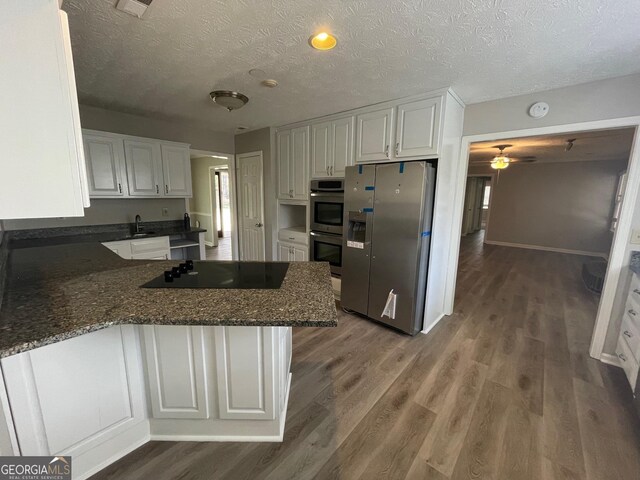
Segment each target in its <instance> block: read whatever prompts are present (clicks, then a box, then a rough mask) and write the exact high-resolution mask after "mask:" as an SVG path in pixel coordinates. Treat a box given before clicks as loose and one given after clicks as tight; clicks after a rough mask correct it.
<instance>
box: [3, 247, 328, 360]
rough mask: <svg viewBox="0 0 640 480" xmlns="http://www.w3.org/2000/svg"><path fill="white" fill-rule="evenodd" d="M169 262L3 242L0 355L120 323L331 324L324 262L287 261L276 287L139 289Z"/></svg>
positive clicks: (95, 249)
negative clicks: (6, 254) (9, 245)
mask: <svg viewBox="0 0 640 480" xmlns="http://www.w3.org/2000/svg"><path fill="white" fill-rule="evenodd" d="M175 264H176V262H175V261H157V260H156V261H152V260H124V259H122V258H120V257H119V256H117V255H116V254H115V253H113V252H111V251H110V250H109V249H107V248H106V247H104V246H102V245H100V244H98V243H95V242H94V243H86V242H83V243H75V244H65V245H51V246H41V247H31V248H26V247H25V245H20V248H12V249H10V251H9V258H8V261H7V269H6V285H5V293H4V298H3V302H2V306H1V307H0V358H2V357H7V356H9V355H14V354H17V353H20V352H25V351H28V350H31V349H34V348H37V347H41V346H44V345H48V344H51V343H55V342H59V341H62V340H65V339H68V338H72V337H75V336H78V335H82V334H84V333H88V332H92V331H96V330H100V329H102V328H107V327H109V326H111V325H121V324H141V325H142V324H144V325H231V326H311V327H332V326H336V325H337V312H336V306H335V302H334V297H333V290H332V288H331V278H330V271H329V264H328V263H321V262H293V263H291V264H290V266H289V269H288V271H287V275H286V277H285V279H284V281H283V283H282V286H281V288H279V289H271V290H230V289H226V290H222V289H220V290H219V289H197V290H191V289H142V288H139V286H140V285H142V284H144V283H145V282H147V281H149V280H151V279H152V278H154V277H156V276H157V275H159V274H161V273H162V272H163V271H164V270H166V269H167V268H168V267H169V266H175Z"/></svg>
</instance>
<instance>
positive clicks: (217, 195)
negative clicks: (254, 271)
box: [189, 150, 238, 260]
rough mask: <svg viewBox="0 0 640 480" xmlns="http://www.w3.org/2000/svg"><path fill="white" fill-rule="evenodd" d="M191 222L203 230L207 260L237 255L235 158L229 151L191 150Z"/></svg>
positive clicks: (228, 258)
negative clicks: (223, 152) (204, 231)
mask: <svg viewBox="0 0 640 480" xmlns="http://www.w3.org/2000/svg"><path fill="white" fill-rule="evenodd" d="M191 172H192V178H193V197H192V198H191V199H190V200H189V209H190V212H191V213H190V214H191V217H192V223H193V224H195V225H200V227H201V228H204V229H206V230H207V231H206V233H205V245H206V259H207V260H235V259H237V258H238V253H237V252H238V227H237V215H236V211H237V199H236V188H235V184H236V180H235V157H234V156H233V155H231V154H222V153H215V152H204V151H200V150H192V151H191Z"/></svg>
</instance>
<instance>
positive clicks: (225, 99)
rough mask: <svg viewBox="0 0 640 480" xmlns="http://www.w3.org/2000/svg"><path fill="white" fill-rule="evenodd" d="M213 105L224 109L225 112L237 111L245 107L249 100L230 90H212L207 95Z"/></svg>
mask: <svg viewBox="0 0 640 480" xmlns="http://www.w3.org/2000/svg"><path fill="white" fill-rule="evenodd" d="M209 96H210V97H211V100H213V102H214V103H216V104H218V105H220V106H222V107H224V108H226V109H227V110H229V111H231V110H237V109H239V108H242V107H244V106H245V105H246V103H247V102H248V101H249V98H248V97H247V96H246V95H243V94H241V93H239V92H232V91H230V90H214V91H213V92H211V93H210V94H209Z"/></svg>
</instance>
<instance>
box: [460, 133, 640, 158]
mask: <svg viewBox="0 0 640 480" xmlns="http://www.w3.org/2000/svg"><path fill="white" fill-rule="evenodd" d="M634 132H635V129H633V128H625V129H615V130H594V131H590V132H580V133H564V134H562V135H543V136H537V137H524V138H510V139H505V140H499V141H496V140H493V141H491V142H477V143H473V144H471V151H470V154H469V164H470V165H486V164H488V163H489V162H490V161H491V159H492V158H493V157H494V156H495V155H496V154H497V153H498V150H497V149H496V148H495V146H496V145H500V144H510V145H511V146H510V147H508V148H506V149H505V153H506V154H507V155H508V156H509V157H511V158H514V159H516V161H517V160H518V159H519V158H522V157H530V156H534V157H535V162H536V163H550V162H580V161H590V160H629V155H630V153H631V143H632V142H633V134H634ZM570 139H575V140H574V142H573V147H572V148H571V149H570V150H569V151H566V150H565V148H566V146H567V141H568V140H570Z"/></svg>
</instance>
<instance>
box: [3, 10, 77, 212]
mask: <svg viewBox="0 0 640 480" xmlns="http://www.w3.org/2000/svg"><path fill="white" fill-rule="evenodd" d="M0 44H1V45H2V73H1V74H0V90H1V91H2V92H3V95H2V108H0V130H1V131H2V159H3V161H2V175H0V218H3V219H13V218H45V217H77V216H83V215H84V207H88V206H89V192H88V185H87V176H86V168H85V163H84V162H85V161H84V150H83V148H82V142H81V135H80V115H79V111H78V100H77V93H76V86H75V78H74V74H73V58H72V55H71V43H70V41H69V27H68V23H67V17H66V13H65V12H62V11H60V10H59V8H58V0H20V1H11V2H3V4H2V15H1V16H0ZM43 152H44V153H43ZM52 191H55V192H56V194H55V195H51V192H52Z"/></svg>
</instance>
